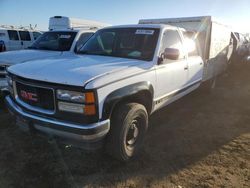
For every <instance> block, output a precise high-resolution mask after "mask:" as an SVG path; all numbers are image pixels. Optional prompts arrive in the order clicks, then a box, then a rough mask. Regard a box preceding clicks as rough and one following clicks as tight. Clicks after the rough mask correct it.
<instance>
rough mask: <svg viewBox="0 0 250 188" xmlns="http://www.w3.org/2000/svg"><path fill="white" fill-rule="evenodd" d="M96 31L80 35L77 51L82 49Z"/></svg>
mask: <svg viewBox="0 0 250 188" xmlns="http://www.w3.org/2000/svg"><path fill="white" fill-rule="evenodd" d="M93 34H94V33H82V34H81V36H80V37H79V39H78V41H77V44H76V51H78V50H80V48H81V47H82V46H83V45H84V44H85V42H87V40H88V39H89V38H90V37H91V36H92V35H93Z"/></svg>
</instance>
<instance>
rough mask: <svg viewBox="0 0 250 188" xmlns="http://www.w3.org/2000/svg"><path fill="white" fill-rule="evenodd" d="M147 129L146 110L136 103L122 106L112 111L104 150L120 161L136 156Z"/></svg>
mask: <svg viewBox="0 0 250 188" xmlns="http://www.w3.org/2000/svg"><path fill="white" fill-rule="evenodd" d="M147 128H148V114H147V110H146V108H145V107H144V106H143V105H141V104H138V103H128V104H122V105H120V106H119V107H117V108H116V109H115V110H114V113H113V115H112V117H111V129H110V132H109V135H108V138H107V139H108V140H107V144H106V150H107V152H108V154H110V155H112V156H113V157H115V158H116V159H118V160H120V161H129V160H130V159H132V158H133V157H134V156H136V155H137V154H138V151H139V149H140V147H141V145H142V143H143V140H144V137H145V133H146V131H147Z"/></svg>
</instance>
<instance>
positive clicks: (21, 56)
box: [0, 16, 107, 91]
mask: <svg viewBox="0 0 250 188" xmlns="http://www.w3.org/2000/svg"><path fill="white" fill-rule="evenodd" d="M104 26H107V24H103V23H99V22H96V21H91V20H83V19H76V18H69V17H63V16H54V17H51V18H50V21H49V31H47V32H45V33H44V34H42V35H41V36H40V37H39V38H38V39H37V40H36V41H35V42H34V43H33V44H32V45H31V46H29V47H28V46H27V47H28V49H25V50H19V51H10V52H4V53H0V90H3V91H6V90H7V81H6V68H7V67H9V66H11V65H14V64H19V63H24V62H26V61H32V60H36V59H44V58H51V57H53V58H60V57H64V56H69V55H72V54H74V53H75V51H77V50H78V49H79V48H80V47H81V46H82V45H83V44H84V43H85V42H86V41H87V40H88V39H89V37H90V36H92V35H93V34H94V32H95V31H96V30H97V29H99V28H102V27H104Z"/></svg>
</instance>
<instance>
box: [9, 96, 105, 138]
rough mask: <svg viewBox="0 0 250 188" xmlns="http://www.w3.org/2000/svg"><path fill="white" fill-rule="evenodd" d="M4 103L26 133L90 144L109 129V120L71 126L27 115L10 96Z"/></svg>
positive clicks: (59, 121) (66, 123)
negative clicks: (34, 132) (40, 133)
mask: <svg viewBox="0 0 250 188" xmlns="http://www.w3.org/2000/svg"><path fill="white" fill-rule="evenodd" d="M5 103H6V106H7V108H8V110H9V111H10V113H11V114H12V115H14V116H15V117H16V119H17V124H18V125H19V127H20V128H21V129H23V130H26V131H29V130H35V131H38V132H42V133H45V134H48V135H50V136H57V137H60V138H65V139H67V140H73V141H88V142H92V141H98V140H101V139H102V138H104V136H105V135H106V134H107V133H108V132H109V129H110V120H109V119H107V120H104V121H100V122H97V123H93V124H85V125H78V124H71V123H68V122H64V121H61V120H56V119H50V118H46V117H41V116H37V115H33V114H31V113H28V112H26V111H24V110H23V109H22V108H21V107H19V106H18V105H17V104H16V103H15V102H14V101H13V100H12V98H11V97H10V96H7V97H6V98H5Z"/></svg>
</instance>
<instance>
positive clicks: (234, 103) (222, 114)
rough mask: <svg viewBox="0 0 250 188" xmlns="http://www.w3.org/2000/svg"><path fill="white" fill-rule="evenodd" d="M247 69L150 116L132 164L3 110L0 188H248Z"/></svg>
mask: <svg viewBox="0 0 250 188" xmlns="http://www.w3.org/2000/svg"><path fill="white" fill-rule="evenodd" d="M249 72H250V66H249V67H246V66H244V67H242V68H240V67H231V69H230V70H229V71H228V73H226V74H224V75H223V76H222V77H221V78H219V79H218V81H217V86H216V88H215V89H214V91H213V92H212V93H211V94H210V95H208V94H205V93H203V92H201V91H196V92H194V93H192V94H190V95H189V96H186V97H184V98H183V99H181V100H179V101H178V102H176V103H174V104H172V105H170V106H169V107H167V108H165V109H163V110H161V111H159V112H157V113H155V114H154V115H153V116H152V118H151V120H150V129H149V132H148V135H147V138H146V143H145V147H144V149H143V151H142V153H141V155H140V156H139V158H137V159H136V160H134V161H132V162H131V163H129V164H122V163H120V162H118V161H114V160H113V159H111V158H110V157H109V156H106V155H101V154H100V153H95V154H87V153H85V152H83V151H82V150H80V149H76V148H71V147H64V146H62V145H58V144H57V143H56V142H54V141H50V142H48V141H47V140H45V139H43V138H38V137H34V136H33V137H32V136H30V135H27V134H24V133H22V132H20V131H19V130H18V129H17V128H16V127H15V125H14V121H13V120H12V119H11V118H10V116H9V115H8V114H7V113H6V112H3V111H1V112H0V138H1V141H0V187H4V188H5V187H25V188H26V187H36V188H40V187H60V188H62V187H100V186H102V187H178V188H181V187H237V188H238V187H249V185H250V183H249V182H250V115H249V114H250V99H249V98H250V76H249Z"/></svg>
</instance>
